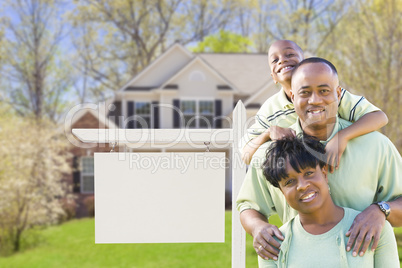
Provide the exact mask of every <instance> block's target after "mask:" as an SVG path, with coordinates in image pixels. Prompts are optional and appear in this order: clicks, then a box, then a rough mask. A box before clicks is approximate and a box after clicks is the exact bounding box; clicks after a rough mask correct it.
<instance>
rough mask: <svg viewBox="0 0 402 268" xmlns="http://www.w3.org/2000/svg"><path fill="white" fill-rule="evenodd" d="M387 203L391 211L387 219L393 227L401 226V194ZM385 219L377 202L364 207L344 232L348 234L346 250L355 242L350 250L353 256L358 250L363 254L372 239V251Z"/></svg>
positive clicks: (376, 243)
mask: <svg viewBox="0 0 402 268" xmlns="http://www.w3.org/2000/svg"><path fill="white" fill-rule="evenodd" d="M388 203H389V205H390V207H391V213H390V214H389V216H388V218H387V220H388V221H389V222H390V223H391V225H392V226H393V227H400V226H402V196H401V197H399V198H397V199H396V200H394V201H391V202H388ZM385 220H386V218H385V214H384V212H382V211H381V210H380V208H379V206H378V205H377V204H372V205H370V206H369V207H368V208H366V209H365V210H364V211H363V212H362V213H360V214H359V215H357V216H356V218H355V220H354V221H353V224H352V226H351V227H350V229H349V231H348V232H347V233H346V236H349V240H348V243H347V245H346V250H347V251H350V250H352V246H353V243H355V245H354V247H353V251H352V252H353V253H352V254H353V256H357V254H358V252H359V255H360V256H363V255H364V253H365V252H366V250H367V248H368V247H369V244H370V242H371V240H373V245H372V247H371V250H373V251H374V250H375V249H376V247H377V245H378V242H379V240H380V235H381V231H382V229H383V227H384V224H385ZM360 248H361V249H360Z"/></svg>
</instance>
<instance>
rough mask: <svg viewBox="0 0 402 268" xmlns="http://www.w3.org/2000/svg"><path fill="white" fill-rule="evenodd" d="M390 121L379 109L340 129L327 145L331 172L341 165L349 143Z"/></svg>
mask: <svg viewBox="0 0 402 268" xmlns="http://www.w3.org/2000/svg"><path fill="white" fill-rule="evenodd" d="M387 123H388V117H387V115H386V114H385V113H384V112H383V111H381V110H379V111H374V112H370V113H367V114H365V115H363V116H362V117H361V118H360V119H358V120H357V121H356V122H355V123H353V124H352V125H350V126H349V127H347V128H344V129H342V130H340V131H339V132H338V133H337V134H336V135H335V136H334V137H333V138H332V139H331V140H330V141H329V142H328V144H327V146H326V147H325V149H326V152H327V161H328V164H329V165H330V172H331V173H332V172H333V171H334V168H336V169H337V168H338V167H339V162H340V159H341V157H342V154H343V152H344V151H345V149H346V145H347V143H348V142H349V141H350V140H351V139H354V138H356V137H359V136H361V135H365V134H367V133H370V132H373V131H376V130H378V129H380V128H382V127H383V126H385V125H386V124H387Z"/></svg>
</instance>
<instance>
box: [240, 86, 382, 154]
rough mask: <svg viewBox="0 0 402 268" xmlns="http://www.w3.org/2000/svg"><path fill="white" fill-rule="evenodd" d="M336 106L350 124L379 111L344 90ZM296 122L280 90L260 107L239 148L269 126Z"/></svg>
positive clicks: (366, 101)
mask: <svg viewBox="0 0 402 268" xmlns="http://www.w3.org/2000/svg"><path fill="white" fill-rule="evenodd" d="M338 106H339V107H338V114H339V117H341V118H343V119H345V120H348V121H350V122H355V121H357V120H358V119H359V118H361V117H362V116H363V115H365V114H367V113H371V112H374V111H379V110H380V109H379V108H378V107H376V106H374V105H373V104H371V103H370V102H369V101H368V100H366V99H365V98H364V97H361V96H357V95H353V94H351V93H350V92H349V91H347V90H345V89H342V91H341V99H340V102H339V105H338ZM296 120H297V114H296V112H295V109H294V105H293V103H292V102H290V101H289V100H288V99H287V97H286V93H285V91H284V90H283V89H281V90H280V91H279V92H278V93H276V94H274V95H273V96H271V97H270V98H268V100H266V101H265V102H264V104H263V105H262V106H261V108H260V110H259V111H258V112H257V115H256V116H255V123H254V124H253V125H252V126H251V127H250V128H249V129H248V130H247V133H246V135H245V136H244V137H243V138H242V141H241V148H244V146H245V145H246V144H247V143H248V142H249V141H250V140H252V139H253V138H255V137H257V136H258V135H260V134H261V133H262V132H263V131H264V130H266V129H267V128H269V127H271V126H279V127H283V128H288V127H290V126H291V125H293V124H294V123H295V122H296Z"/></svg>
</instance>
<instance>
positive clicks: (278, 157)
mask: <svg viewBox="0 0 402 268" xmlns="http://www.w3.org/2000/svg"><path fill="white" fill-rule="evenodd" d="M314 153H316V154H317V156H318V158H317V157H316V156H314V155H313V154H314ZM324 154H325V145H323V144H322V143H321V142H320V141H319V140H318V139H317V138H315V137H312V136H309V135H306V134H302V133H301V134H299V135H297V137H292V138H284V139H280V140H276V141H274V142H272V143H271V145H270V146H269V148H268V149H267V153H266V160H265V161H264V163H263V164H262V169H263V173H264V176H265V178H266V179H267V180H268V181H269V182H270V183H271V184H272V185H273V186H275V187H278V188H279V182H280V181H281V180H282V179H285V178H287V177H288V176H289V174H288V172H287V170H286V163H287V161H289V164H290V166H291V167H292V168H293V169H294V170H295V171H296V172H298V173H300V172H301V170H302V169H305V168H308V167H311V168H315V167H317V165H319V166H320V167H321V168H323V167H324V166H325V165H326V164H325V162H323V161H321V160H320V159H319V158H320V156H321V155H324Z"/></svg>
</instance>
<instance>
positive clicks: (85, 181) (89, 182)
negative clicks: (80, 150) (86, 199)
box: [80, 157, 94, 193]
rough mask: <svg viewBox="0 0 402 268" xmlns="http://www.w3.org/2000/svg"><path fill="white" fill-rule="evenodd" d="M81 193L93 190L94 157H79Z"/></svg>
mask: <svg viewBox="0 0 402 268" xmlns="http://www.w3.org/2000/svg"><path fill="white" fill-rule="evenodd" d="M80 184H81V193H93V192H94V158H93V157H81V183H80Z"/></svg>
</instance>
